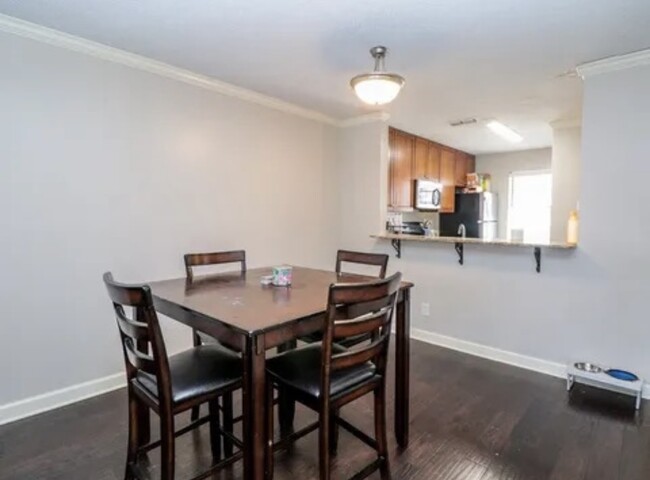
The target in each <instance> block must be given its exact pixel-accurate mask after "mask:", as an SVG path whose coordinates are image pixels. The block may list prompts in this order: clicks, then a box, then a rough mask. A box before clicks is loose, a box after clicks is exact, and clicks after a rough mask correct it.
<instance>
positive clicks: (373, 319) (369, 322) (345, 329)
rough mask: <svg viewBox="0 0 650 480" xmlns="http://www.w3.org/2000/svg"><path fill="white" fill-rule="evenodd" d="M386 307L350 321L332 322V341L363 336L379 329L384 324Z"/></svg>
mask: <svg viewBox="0 0 650 480" xmlns="http://www.w3.org/2000/svg"><path fill="white" fill-rule="evenodd" d="M387 309H388V307H383V308H382V309H381V310H379V311H378V312H375V313H370V314H366V315H362V316H360V317H356V318H354V319H352V320H338V321H335V322H334V332H333V336H334V337H333V338H334V340H337V339H341V338H346V337H354V336H357V335H363V334H364V333H371V332H373V331H375V330H378V329H380V328H381V327H383V326H384V325H386V322H387V321H388V320H387V319H386V314H387V313H388V312H387Z"/></svg>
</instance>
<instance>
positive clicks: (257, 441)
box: [242, 335, 266, 480]
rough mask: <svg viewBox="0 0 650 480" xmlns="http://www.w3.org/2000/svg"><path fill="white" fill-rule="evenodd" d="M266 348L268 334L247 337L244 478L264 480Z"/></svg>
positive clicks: (244, 356) (244, 396)
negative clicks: (265, 337) (266, 335)
mask: <svg viewBox="0 0 650 480" xmlns="http://www.w3.org/2000/svg"><path fill="white" fill-rule="evenodd" d="M265 357H266V352H265V349H264V336H263V335H255V336H252V337H249V338H248V339H247V340H246V348H245V350H244V354H243V359H244V394H243V408H242V410H243V413H244V419H243V421H244V424H243V428H244V445H245V448H244V478H246V479H247V480H263V479H264V477H265V475H264V466H265V462H264V451H265V445H264V444H265V441H266V431H265V428H266V421H265V409H264V401H265V398H266V397H265V380H266V362H265V361H266V358H265Z"/></svg>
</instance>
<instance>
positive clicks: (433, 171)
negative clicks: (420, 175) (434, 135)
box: [427, 142, 442, 181]
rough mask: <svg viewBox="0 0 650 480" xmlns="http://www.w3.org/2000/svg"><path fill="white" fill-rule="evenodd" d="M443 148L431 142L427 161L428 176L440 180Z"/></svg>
mask: <svg viewBox="0 0 650 480" xmlns="http://www.w3.org/2000/svg"><path fill="white" fill-rule="evenodd" d="M441 152H442V149H441V148H440V146H439V145H437V144H435V143H433V142H429V161H428V162H427V173H428V178H431V179H433V180H438V181H439V180H440V153H441Z"/></svg>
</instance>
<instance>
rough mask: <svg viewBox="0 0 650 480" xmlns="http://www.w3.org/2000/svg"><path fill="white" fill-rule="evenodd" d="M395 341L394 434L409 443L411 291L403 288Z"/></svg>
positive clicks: (406, 444)
mask: <svg viewBox="0 0 650 480" xmlns="http://www.w3.org/2000/svg"><path fill="white" fill-rule="evenodd" d="M395 320H396V323H397V325H396V333H397V334H396V341H395V436H396V437H397V444H398V445H399V446H400V447H402V448H406V447H407V446H408V443H409V401H410V399H409V384H410V382H409V375H410V356H411V351H410V341H411V291H410V290H409V289H405V290H403V292H402V299H401V301H400V302H398V304H397V312H396V316H395Z"/></svg>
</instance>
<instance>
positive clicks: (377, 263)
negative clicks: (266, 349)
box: [280, 250, 389, 453]
mask: <svg viewBox="0 0 650 480" xmlns="http://www.w3.org/2000/svg"><path fill="white" fill-rule="evenodd" d="M388 258H389V257H388V255H386V254H383V253H367V252H354V251H351V250H338V251H337V252H336V267H335V268H336V273H337V275H345V272H344V271H343V268H344V264H356V265H364V266H374V267H379V271H378V272H377V277H378V278H386V269H387V268H388ZM322 339H323V333H322V332H315V333H312V334H310V335H306V336H304V337H301V338H300V340H301V341H302V342H305V343H314V342H320V341H321V340H322ZM369 340H370V335H369V334H360V335H355V336H352V337H349V338H342V339H339V340H338V341H337V342H336V343H337V344H338V345H340V346H342V347H346V348H349V347H353V346H354V345H359V344H360V343H364V342H367V341H369ZM296 347H297V343H296V342H295V341H294V342H293V343H289V344H288V345H287V346H285V347H283V348H284V350H289V349H291V348H296ZM295 412H296V409H295V403H294V401H293V400H292V399H291V398H287V396H286V395H285V392H284V391H281V392H280V426H281V429H282V432H283V434H285V435H286V434H289V433H290V432H292V431H293V423H294V419H295ZM334 453H335V452H334Z"/></svg>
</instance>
